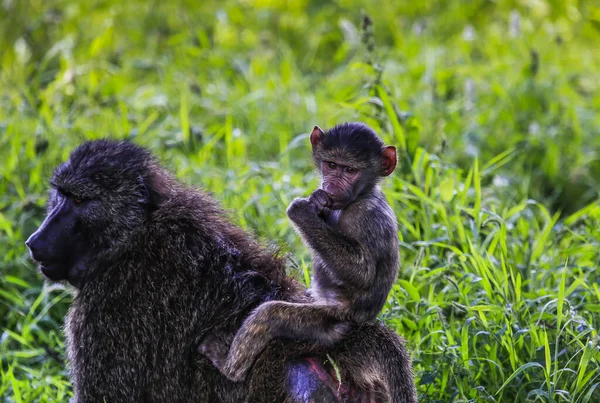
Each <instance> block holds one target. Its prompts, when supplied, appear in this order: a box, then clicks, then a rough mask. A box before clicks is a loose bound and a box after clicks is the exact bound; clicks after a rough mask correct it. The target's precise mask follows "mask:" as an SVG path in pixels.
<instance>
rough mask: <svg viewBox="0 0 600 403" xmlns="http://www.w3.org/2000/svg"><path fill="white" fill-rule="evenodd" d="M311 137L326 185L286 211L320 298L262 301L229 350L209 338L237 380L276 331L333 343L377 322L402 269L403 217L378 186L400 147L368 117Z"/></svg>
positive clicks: (216, 357)
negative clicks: (306, 252)
mask: <svg viewBox="0 0 600 403" xmlns="http://www.w3.org/2000/svg"><path fill="white" fill-rule="evenodd" d="M310 142H311V144H312V150H313V159H314V162H315V165H316V166H317V169H318V170H319V172H320V173H321V177H322V183H321V189H317V190H315V191H314V192H313V193H312V194H311V195H310V197H308V198H306V199H296V200H294V201H293V202H292V204H291V205H290V206H289V208H288V210H287V214H288V216H289V217H290V219H291V220H292V222H293V223H294V226H295V227H296V229H297V230H298V232H299V233H300V235H301V236H302V238H303V239H304V241H305V242H306V243H307V244H308V246H309V247H310V249H311V250H312V252H313V262H314V266H313V282H312V284H311V288H310V294H311V295H312V297H313V298H314V301H312V302H308V303H293V302H286V301H269V302H265V303H264V304H262V305H260V306H259V307H258V308H257V309H256V310H255V311H254V312H253V313H252V315H251V316H250V317H249V318H248V319H247V320H246V321H245V322H244V324H243V325H242V327H241V329H240V331H239V332H238V333H237V334H236V336H235V338H234V339H233V342H232V344H231V347H230V349H229V351H228V353H227V355H226V357H223V356H221V354H222V351H223V348H222V347H215V346H211V345H212V344H215V343H216V342H215V341H214V340H212V339H210V338H209V339H208V340H207V342H205V344H204V345H203V351H204V352H205V353H206V354H207V355H208V356H209V357H210V358H211V360H212V361H213V362H214V363H215V365H216V366H217V367H218V368H219V369H220V370H221V371H222V372H223V373H224V374H225V375H227V377H229V378H230V379H232V380H234V381H240V380H242V379H244V376H245V374H246V372H247V370H248V369H249V368H250V367H251V365H252V363H253V362H254V360H255V359H256V357H257V356H258V354H259V353H260V352H261V351H262V349H264V348H265V347H266V346H267V345H268V343H269V341H270V340H272V339H274V338H290V339H295V340H306V341H312V342H316V343H317V344H318V345H319V346H322V347H323V346H325V347H330V346H333V345H334V343H336V342H338V341H340V340H341V339H342V338H343V337H344V336H345V335H346V333H347V331H348V329H349V324H350V323H353V324H357V325H361V324H364V323H366V322H369V321H372V320H373V319H375V317H376V316H377V314H378V313H379V311H380V310H381V308H382V307H383V305H384V304H385V301H386V299H387V296H388V293H389V292H390V289H391V288H392V285H393V283H394V281H395V279H396V275H397V273H398V264H399V257H398V233H397V231H398V229H397V223H396V216H395V215H394V212H393V210H392V208H391V207H390V205H389V204H388V202H387V201H386V200H385V196H384V195H383V193H382V192H381V190H380V189H379V187H378V186H377V183H378V182H379V180H380V178H382V177H385V176H388V175H390V174H391V173H392V172H393V171H394V169H395V167H396V149H395V148H394V147H393V146H385V144H384V143H383V141H381V139H380V138H379V137H378V136H377V134H375V132H374V131H373V130H372V129H371V128H369V127H368V126H366V125H364V124H361V123H345V124H342V125H339V126H336V127H334V128H333V129H331V130H329V131H328V132H327V133H323V131H322V130H321V129H320V128H319V127H318V126H315V128H314V129H313V131H312V133H311V135H310Z"/></svg>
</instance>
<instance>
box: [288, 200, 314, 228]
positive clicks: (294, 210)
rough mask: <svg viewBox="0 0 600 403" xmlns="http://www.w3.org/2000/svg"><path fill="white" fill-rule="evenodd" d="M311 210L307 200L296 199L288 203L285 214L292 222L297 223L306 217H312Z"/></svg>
mask: <svg viewBox="0 0 600 403" xmlns="http://www.w3.org/2000/svg"><path fill="white" fill-rule="evenodd" d="M312 210H313V208H312V205H311V204H310V203H309V202H308V199H305V198H297V199H294V201H292V202H291V203H290V205H289V207H288V208H287V211H286V213H287V215H288V217H290V219H291V220H292V221H294V222H297V221H298V220H301V219H303V218H305V217H306V216H308V215H312Z"/></svg>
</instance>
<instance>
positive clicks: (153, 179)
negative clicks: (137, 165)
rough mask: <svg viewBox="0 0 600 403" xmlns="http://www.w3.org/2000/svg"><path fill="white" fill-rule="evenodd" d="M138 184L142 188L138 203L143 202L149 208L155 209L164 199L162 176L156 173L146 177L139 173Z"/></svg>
mask: <svg viewBox="0 0 600 403" xmlns="http://www.w3.org/2000/svg"><path fill="white" fill-rule="evenodd" d="M138 184H139V185H140V189H141V190H140V197H139V198H138V203H140V204H142V205H143V206H144V208H146V209H147V210H150V211H151V210H155V209H156V208H157V207H158V205H159V204H160V202H161V200H162V195H161V191H160V189H161V187H162V186H161V181H160V178H158V177H157V176H156V175H155V176H149V177H146V178H144V177H143V176H142V175H141V174H138Z"/></svg>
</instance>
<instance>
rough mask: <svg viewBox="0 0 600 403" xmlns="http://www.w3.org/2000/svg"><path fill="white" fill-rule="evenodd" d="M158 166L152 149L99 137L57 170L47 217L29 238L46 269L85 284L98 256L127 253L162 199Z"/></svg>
mask: <svg viewBox="0 0 600 403" xmlns="http://www.w3.org/2000/svg"><path fill="white" fill-rule="evenodd" d="M156 166H157V165H156V163H155V161H154V160H153V158H152V156H151V155H150V153H149V152H148V151H146V150H144V149H143V148H141V147H138V146H136V145H134V144H131V143H128V142H117V141H109V140H99V141H92V142H87V143H84V144H83V145H81V146H79V147H78V148H77V149H75V150H74V151H73V152H72V153H71V156H70V158H69V160H68V161H67V162H65V163H64V164H62V165H61V166H59V167H58V168H57V169H56V170H55V172H54V175H53V177H52V179H51V181H50V183H51V186H52V189H51V191H50V194H49V197H48V214H47V217H46V219H45V220H44V222H43V223H42V225H41V226H40V227H39V228H38V230H37V231H36V232H35V233H33V234H32V235H31V236H30V237H29V239H28V240H27V241H26V242H25V244H26V245H27V247H28V248H29V251H30V253H31V257H32V258H33V259H34V260H36V261H37V262H38V263H39V264H40V267H41V271H42V273H43V274H44V275H45V276H46V277H48V278H49V279H51V280H54V281H60V280H67V281H68V282H69V283H71V284H72V285H74V286H81V283H82V281H84V280H85V278H86V276H88V275H89V274H90V273H89V266H90V263H91V258H92V257H94V259H102V258H104V257H106V258H114V256H115V254H117V255H118V254H119V253H121V252H122V251H123V249H124V248H126V246H127V245H128V244H129V243H130V242H131V240H132V238H133V237H132V235H133V234H134V233H135V232H136V231H143V227H144V225H145V222H146V220H147V217H148V212H149V211H151V209H152V208H153V207H154V206H155V204H156V203H157V195H156V193H155V192H154V191H153V190H152V186H151V184H152V183H154V182H155V179H156V178H155V177H156V176H157V175H159V172H158V170H157V169H155V168H156Z"/></svg>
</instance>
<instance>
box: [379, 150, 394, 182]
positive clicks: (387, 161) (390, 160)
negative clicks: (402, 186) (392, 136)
mask: <svg viewBox="0 0 600 403" xmlns="http://www.w3.org/2000/svg"><path fill="white" fill-rule="evenodd" d="M397 163H398V159H397V157H396V147H394V146H387V147H386V148H384V149H383V152H382V153H381V164H382V173H381V175H382V176H389V175H391V174H392V172H394V169H396V164H397Z"/></svg>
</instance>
